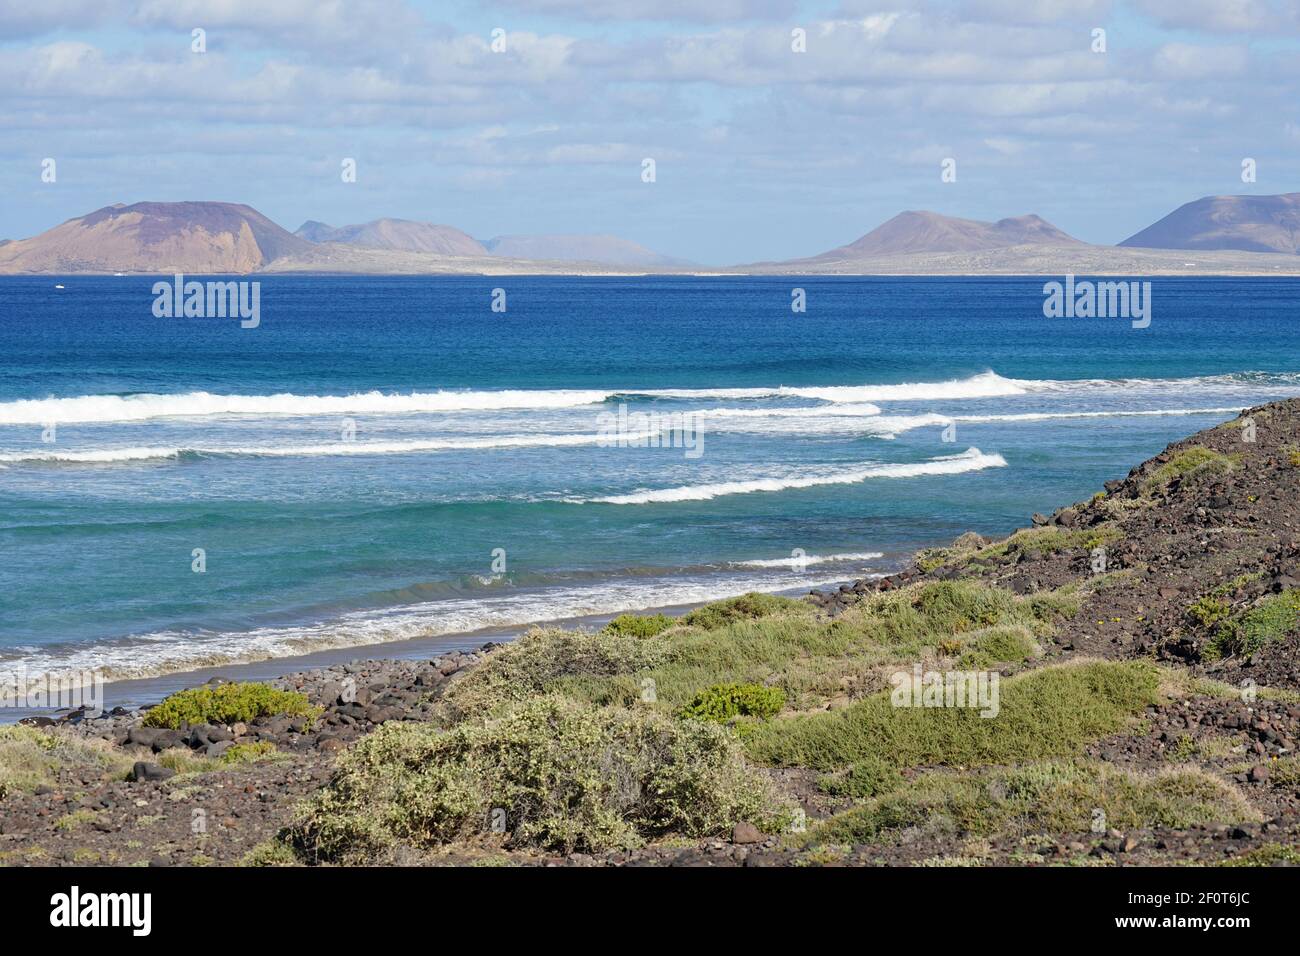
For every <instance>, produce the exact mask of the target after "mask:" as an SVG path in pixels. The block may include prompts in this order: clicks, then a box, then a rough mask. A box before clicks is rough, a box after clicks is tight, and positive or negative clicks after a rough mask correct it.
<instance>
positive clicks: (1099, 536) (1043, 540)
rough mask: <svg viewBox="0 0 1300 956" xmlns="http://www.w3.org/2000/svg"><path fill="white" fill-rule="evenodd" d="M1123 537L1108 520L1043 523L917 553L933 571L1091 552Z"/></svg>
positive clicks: (919, 561)
mask: <svg viewBox="0 0 1300 956" xmlns="http://www.w3.org/2000/svg"><path fill="white" fill-rule="evenodd" d="M1123 537H1124V533H1123V532H1122V531H1121V530H1120V529H1119V528H1118V527H1116V526H1115V525H1114V524H1113V523H1110V522H1106V523H1103V524H1099V525H1096V526H1095V527H1092V528H1074V529H1071V528H1060V527H1056V526H1044V527H1037V528H1021V529H1020V530H1019V531H1016V532H1015V533H1013V534H1011V535H1010V536H1008V537H1006V538H1003V539H1002V540H1001V541H995V542H993V543H992V544H989V545H984V546H983V547H978V548H977V547H970V546H965V547H963V546H961V545H960V539H958V543H956V544H954V545H953V547H951V548H930V549H927V550H925V551H921V552H919V553H918V554H917V556H916V564H917V567H918V568H920V569H921V570H922V571H933V570H935V569H936V568H940V567H947V566H952V567H964V566H966V565H969V564H982V563H990V562H998V563H1000V562H1002V561H1004V560H1005V559H1007V558H1009V557H1015V556H1018V555H1020V554H1025V555H1028V556H1029V557H1042V556H1043V555H1048V554H1057V553H1059V552H1062V551H1080V550H1082V551H1091V550H1092V549H1093V548H1100V547H1103V546H1105V545H1107V544H1110V543H1111V542H1114V541H1118V540H1120V539H1121V538H1123Z"/></svg>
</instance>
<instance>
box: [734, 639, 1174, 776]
mask: <svg viewBox="0 0 1300 956" xmlns="http://www.w3.org/2000/svg"><path fill="white" fill-rule="evenodd" d="M1158 684H1159V676H1158V672H1157V670H1156V668H1155V667H1153V666H1151V665H1150V664H1147V663H1145V662H1140V661H1127V662H1122V663H1108V662H1100V661H1089V662H1082V663H1078V664H1071V665H1063V666H1057V667H1046V668H1042V669H1039V670H1035V671H1031V672H1028V673H1025V674H1021V675H1019V676H1017V677H1012V678H1009V679H1007V680H1004V681H1002V682H1001V685H1000V702H999V703H1000V710H999V712H998V714H997V716H996V717H992V718H984V717H981V716H979V711H977V710H975V709H973V708H956V707H895V706H893V704H892V702H891V700H890V695H889V694H888V693H882V694H878V695H876V696H874V697H870V698H867V699H865V700H863V701H860V702H859V703H857V704H854V705H852V706H850V707H846V708H843V709H842V710H836V711H829V712H824V713H818V714H810V715H806V716H799V717H792V718H789V719H787V720H780V721H774V722H773V723H770V724H761V725H756V726H754V727H752V728H749V730H748V732H747V734H746V737H745V739H746V746H747V749H748V750H749V752H750V754H751V755H752V756H753V757H754V758H755V759H757V760H759V761H761V762H763V763H766V764H770V765H774V766H783V767H793V766H802V767H811V768H814V769H820V770H834V769H837V768H840V767H847V766H850V765H851V764H854V763H857V762H858V761H860V760H864V759H867V758H869V757H872V756H875V757H878V758H880V759H882V760H887V761H890V762H891V763H893V764H894V766H896V767H900V768H901V767H918V766H936V765H948V766H957V765H960V766H975V765H980V764H1001V763H1014V762H1020V761H1026V760H1035V759H1042V758H1045V757H1054V756H1068V755H1071V754H1073V753H1074V752H1076V751H1077V750H1078V748H1079V747H1081V746H1082V745H1083V744H1084V743H1086V742H1088V741H1090V740H1095V739H1097V738H1099V737H1103V736H1105V735H1107V734H1110V733H1115V732H1117V731H1119V730H1121V729H1122V728H1124V727H1125V726H1126V725H1127V724H1128V723H1129V722H1130V721H1131V719H1132V718H1134V717H1135V716H1136V715H1138V714H1139V713H1141V711H1142V709H1143V708H1144V707H1146V706H1147V705H1148V704H1151V703H1154V702H1155V700H1156V698H1157V693H1156V692H1157V687H1158Z"/></svg>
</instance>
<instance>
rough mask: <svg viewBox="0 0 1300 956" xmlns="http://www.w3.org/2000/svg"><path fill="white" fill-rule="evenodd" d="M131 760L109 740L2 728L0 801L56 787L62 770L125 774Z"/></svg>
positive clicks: (32, 729)
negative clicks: (20, 794) (8, 797)
mask: <svg viewBox="0 0 1300 956" xmlns="http://www.w3.org/2000/svg"><path fill="white" fill-rule="evenodd" d="M130 767H131V761H130V760H129V759H128V758H126V757H124V756H123V755H122V754H121V753H119V752H117V751H115V750H114V749H113V747H112V746H111V745H110V744H108V743H107V742H106V741H102V740H95V739H83V738H79V737H72V736H69V735H65V734H58V733H52V732H49V731H45V730H40V729H38V728H35V727H18V726H4V727H0V798H3V797H5V796H7V795H8V794H10V793H15V792H28V793H29V792H31V791H32V790H35V789H36V788H37V787H41V786H53V785H54V784H55V782H56V779H57V775H58V772H59V771H60V770H61V769H70V770H74V771H78V772H87V771H89V772H91V773H101V774H103V775H105V776H120V775H125V773H126V772H127V770H129V769H130Z"/></svg>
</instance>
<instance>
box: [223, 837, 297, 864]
mask: <svg viewBox="0 0 1300 956" xmlns="http://www.w3.org/2000/svg"><path fill="white" fill-rule="evenodd" d="M239 865H240V866H301V865H302V861H301V860H300V859H298V855H297V854H296V853H294V852H293V847H291V846H289V845H288V844H287V843H285V842H283V841H282V840H278V839H271V840H263V841H262V842H261V843H259V844H257V846H255V847H253V848H252V849H251V850H249V851H248V852H247V853H245V854H244V855H243V857H242V858H241V859H240V861H239Z"/></svg>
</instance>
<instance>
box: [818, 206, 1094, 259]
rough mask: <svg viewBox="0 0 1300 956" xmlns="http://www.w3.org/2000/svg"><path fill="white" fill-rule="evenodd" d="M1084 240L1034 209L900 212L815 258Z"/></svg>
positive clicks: (1050, 243) (1070, 242)
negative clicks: (1016, 212) (983, 214)
mask: <svg viewBox="0 0 1300 956" xmlns="http://www.w3.org/2000/svg"><path fill="white" fill-rule="evenodd" d="M1026 245H1039V246H1082V245H1084V243H1082V242H1080V241H1079V240H1078V239H1075V238H1074V237H1073V236H1071V235H1069V234H1067V233H1065V232H1062V231H1061V230H1060V229H1057V228H1056V227H1055V226H1053V225H1052V224H1051V223H1050V222H1048V221H1047V220H1045V219H1043V218H1041V217H1039V216H1034V215H1029V216H1016V217H1014V218H1011V219H999V220H998V221H997V222H981V221H979V220H976V219H958V218H956V217H954V216H941V215H940V214H939V213H936V212H915V211H909V212H901V213H899V214H898V215H897V216H895V217H894V218H893V219H890V220H889V221H888V222H886V223H883V224H881V225H879V226H877V227H876V228H875V229H873V230H871V232H869V233H867V234H866V235H865V236H863V237H862V238H861V239H858V240H856V241H855V242H851V243H849V244H848V245H846V246H840V247H839V248H836V249H832V250H830V251H829V252H823V253H822V254H821V255H819V256H814V257H813V259H814V260H816V259H872V258H877V257H882V256H897V255H906V254H910V253H918V252H920V253H925V252H976V251H979V250H984V249H1005V248H1009V247H1011V246H1026Z"/></svg>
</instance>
